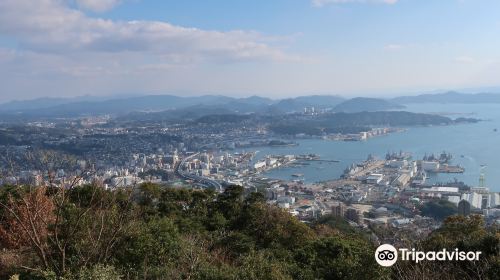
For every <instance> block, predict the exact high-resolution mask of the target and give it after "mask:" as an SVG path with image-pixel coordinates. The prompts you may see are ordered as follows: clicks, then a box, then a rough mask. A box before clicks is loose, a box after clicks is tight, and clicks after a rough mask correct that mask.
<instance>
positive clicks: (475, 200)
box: [462, 192, 483, 209]
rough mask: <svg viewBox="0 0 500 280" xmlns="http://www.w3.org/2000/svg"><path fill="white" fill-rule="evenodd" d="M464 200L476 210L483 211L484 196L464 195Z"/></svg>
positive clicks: (476, 194) (475, 194)
mask: <svg viewBox="0 0 500 280" xmlns="http://www.w3.org/2000/svg"><path fill="white" fill-rule="evenodd" d="M462 199H463V200H467V201H468V202H469V203H470V205H471V206H472V208H475V209H481V206H482V204H483V196H482V195H481V194H478V193H475V192H473V193H464V194H463V195H462Z"/></svg>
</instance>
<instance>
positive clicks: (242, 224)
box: [0, 184, 388, 279]
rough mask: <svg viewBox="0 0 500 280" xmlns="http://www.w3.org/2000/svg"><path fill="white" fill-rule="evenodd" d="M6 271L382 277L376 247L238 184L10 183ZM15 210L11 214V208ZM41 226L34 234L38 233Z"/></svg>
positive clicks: (4, 231)
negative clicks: (220, 188) (219, 187)
mask: <svg viewBox="0 0 500 280" xmlns="http://www.w3.org/2000/svg"><path fill="white" fill-rule="evenodd" d="M0 199H1V205H2V206H3V207H0V208H1V209H2V210H1V212H0V213H1V216H0V219H1V220H2V223H1V226H0V244H1V246H2V247H3V248H4V250H3V251H2V253H1V254H0V255H1V256H0V271H1V273H2V276H3V277H7V276H8V275H13V274H20V275H21V276H22V278H33V279H56V278H57V277H65V278H64V279H95V278H98V279H118V278H122V279H373V278H374V277H375V278H378V277H382V276H384V275H388V274H387V273H388V272H387V271H384V270H382V269H381V268H380V267H379V266H378V265H377V264H376V263H375V260H374V259H373V257H372V253H373V250H374V246H373V245H371V244H370V243H369V242H368V241H367V240H366V239H364V238H363V237H361V236H359V235H357V234H352V233H350V234H344V233H342V232H341V231H338V230H334V229H333V228H331V227H329V226H328V225H323V224H315V225H313V226H308V225H306V224H304V223H302V222H300V221H298V220H297V219H296V218H294V217H292V216H290V215H289V214H288V213H287V212H285V211H283V210H281V209H279V208H277V207H274V206H269V205H268V204H267V203H266V202H265V200H264V197H263V195H262V194H260V193H251V194H247V195H245V194H244V190H243V188H241V187H230V188H227V189H226V190H225V192H223V193H221V194H218V193H215V192H213V191H210V190H203V191H200V190H189V189H172V188H163V187H160V186H158V185H154V184H144V185H142V186H140V187H139V188H136V189H133V190H132V189H129V190H118V191H105V190H103V189H101V188H98V187H94V186H83V187H74V188H72V189H69V190H65V191H61V190H60V189H50V188H41V187H40V188H34V189H31V188H21V187H8V188H4V189H2V195H1V196H0ZM11 210H12V211H11ZM32 221H37V222H36V223H35V224H34V228H31V227H29V225H30V224H31V222H32Z"/></svg>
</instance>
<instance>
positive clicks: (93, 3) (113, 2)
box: [76, 0, 121, 12]
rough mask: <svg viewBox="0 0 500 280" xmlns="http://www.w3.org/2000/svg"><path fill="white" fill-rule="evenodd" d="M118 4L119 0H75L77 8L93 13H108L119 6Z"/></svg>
mask: <svg viewBox="0 0 500 280" xmlns="http://www.w3.org/2000/svg"><path fill="white" fill-rule="evenodd" d="M120 2H121V1H120V0H76V3H77V4H78V6H80V7H81V8H84V9H86V10H90V11H93V12H105V11H109V10H111V9H113V8H114V7H116V6H117V5H118V4H120Z"/></svg>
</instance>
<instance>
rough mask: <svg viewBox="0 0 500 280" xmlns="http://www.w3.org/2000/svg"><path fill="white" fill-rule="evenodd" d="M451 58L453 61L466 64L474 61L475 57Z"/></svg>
mask: <svg viewBox="0 0 500 280" xmlns="http://www.w3.org/2000/svg"><path fill="white" fill-rule="evenodd" d="M453 60H454V61H455V62H459V63H467V64H470V63H475V62H476V59H475V58H473V57H470V56H458V57H455V58H454V59H453Z"/></svg>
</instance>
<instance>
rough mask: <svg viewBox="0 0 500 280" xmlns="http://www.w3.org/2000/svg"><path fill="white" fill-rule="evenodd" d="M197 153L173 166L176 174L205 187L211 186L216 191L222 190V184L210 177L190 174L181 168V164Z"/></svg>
mask: <svg viewBox="0 0 500 280" xmlns="http://www.w3.org/2000/svg"><path fill="white" fill-rule="evenodd" d="M199 154H200V153H196V154H193V155H190V156H188V157H186V158H184V159H183V160H182V161H181V162H180V163H179V164H178V165H177V167H176V168H175V173H176V174H177V176H179V177H181V178H182V179H184V180H193V181H195V182H197V183H199V184H202V185H205V186H207V187H212V188H214V189H216V190H217V191H219V192H222V191H223V189H222V185H221V184H220V183H219V182H217V181H215V180H212V179H210V178H206V177H202V176H198V175H194V174H190V173H187V172H184V171H182V170H181V166H183V165H184V164H185V163H186V162H187V161H188V160H191V159H192V158H195V157H197V156H198V155H199Z"/></svg>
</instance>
